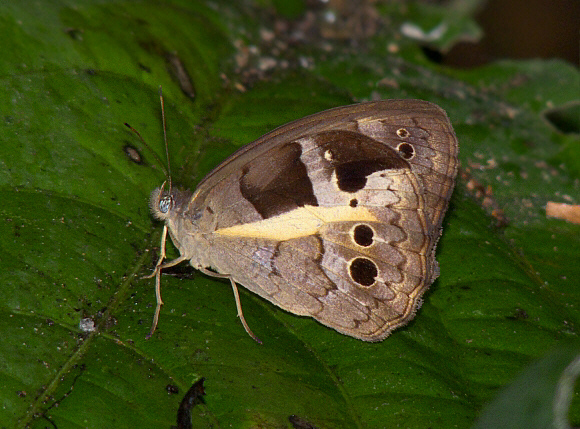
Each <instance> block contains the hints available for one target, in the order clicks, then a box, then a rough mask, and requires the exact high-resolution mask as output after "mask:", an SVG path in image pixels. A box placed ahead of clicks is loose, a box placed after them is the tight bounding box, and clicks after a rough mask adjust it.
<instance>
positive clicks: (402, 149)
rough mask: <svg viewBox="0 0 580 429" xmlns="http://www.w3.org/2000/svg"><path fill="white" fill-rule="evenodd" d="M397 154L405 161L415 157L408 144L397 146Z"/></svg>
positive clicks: (412, 149) (412, 148)
mask: <svg viewBox="0 0 580 429" xmlns="http://www.w3.org/2000/svg"><path fill="white" fill-rule="evenodd" d="M397 150H398V151H399V154H400V155H401V156H402V157H403V158H404V159H406V160H409V159H411V158H413V157H414V156H415V148H414V147H413V145H411V144H409V143H401V144H400V145H399V146H397Z"/></svg>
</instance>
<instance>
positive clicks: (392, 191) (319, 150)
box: [149, 100, 459, 341]
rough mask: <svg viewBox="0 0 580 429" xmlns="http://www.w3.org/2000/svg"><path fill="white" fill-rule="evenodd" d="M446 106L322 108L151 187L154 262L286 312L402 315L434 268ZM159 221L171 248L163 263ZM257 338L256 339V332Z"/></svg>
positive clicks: (410, 312) (349, 324)
mask: <svg viewBox="0 0 580 429" xmlns="http://www.w3.org/2000/svg"><path fill="white" fill-rule="evenodd" d="M458 150H459V148H458V142H457V138H456V137H455V133H454V131H453V128H452V126H451V123H450V122H449V119H448V118H447V115H446V114H445V112H444V111H443V110H442V109H441V108H440V107H438V106H436V105H434V104H432V103H429V102H426V101H421V100H383V101H376V102H368V103H360V104H354V105H351V106H344V107H338V108H335V109H330V110H326V111H324V112H320V113H317V114H314V115H311V116H307V117H305V118H302V119H300V120H298V121H295V122H291V123H289V124H286V125H284V126H282V127H280V128H277V129H276V130H274V131H272V132H270V133H268V134H266V135H264V136H263V137H261V138H259V139H258V140H256V141H254V142H253V143H250V144H248V145H247V146H244V147H242V148H241V149H239V150H238V151H237V152H235V153H234V154H233V155H232V156H230V157H229V158H228V159H226V160H225V161H224V162H223V163H222V164H220V165H219V166H218V167H217V168H215V169H214V170H213V171H212V172H211V173H210V174H209V175H207V177H206V178H205V179H204V180H202V181H201V183H200V184H199V185H198V187H197V189H196V190H195V191H194V192H193V193H192V192H190V191H177V190H175V189H172V188H171V185H170V184H169V186H168V189H165V184H164V186H162V187H161V188H158V189H156V190H155V191H154V192H153V194H152V195H151V209H152V211H153V214H154V215H155V217H156V218H157V219H159V220H163V221H165V226H164V229H163V238H162V243H161V257H160V259H159V262H158V263H157V265H156V267H155V271H154V272H153V274H151V276H149V277H153V276H155V277H156V290H157V298H158V305H157V309H156V314H155V320H154V325H153V327H152V330H151V333H152V332H153V331H154V329H155V326H156V324H157V319H158V315H159V311H160V308H161V305H162V301H161V296H160V275H161V270H163V269H164V268H167V267H170V266H173V265H176V264H179V263H181V262H184V261H189V262H190V263H191V265H192V266H193V267H195V268H196V269H198V270H200V271H201V272H203V273H204V274H207V275H209V276H212V277H220V278H227V279H229V280H230V282H231V284H232V287H233V290H234V293H235V298H236V304H237V308H238V315H239V317H240V319H241V321H242V323H243V325H244V327H245V329H246V331H247V332H248V333H249V334H250V335H251V336H252V337H253V338H254V339H256V340H257V338H256V336H255V335H254V334H253V333H252V331H251V330H250V328H249V327H248V325H247V323H246V322H245V320H244V317H243V313H242V310H241V305H240V300H239V295H238V291H237V284H241V285H243V286H244V287H246V288H247V289H249V290H250V291H252V292H254V293H256V294H258V295H259V296H261V297H263V298H265V299H266V300H268V301H270V302H271V303H273V304H275V305H277V306H279V307H280V308H283V309H284V310H287V311H289V312H291V313H294V314H297V315H301V316H310V317H313V318H314V319H316V320H318V321H319V322H320V323H322V324H324V325H326V326H329V327H331V328H333V329H336V330H337V331H338V332H341V333H343V334H346V335H350V336H352V337H355V338H359V339H361V340H364V341H379V340H383V339H384V338H386V337H387V336H388V335H389V334H390V333H391V331H393V330H394V329H395V328H397V327H399V326H402V325H404V324H406V323H407V322H409V321H410V320H411V319H412V318H413V317H414V315H415V312H416V311H417V309H418V307H419V306H420V304H421V296H422V295H423V293H424V292H425V290H426V289H427V288H428V287H429V286H430V285H431V283H433V281H434V280H435V279H436V278H437V276H438V275H439V267H438V264H437V261H436V260H435V247H436V245H437V241H438V239H439V236H440V235H441V223H442V221H443V216H444V214H445V211H446V209H447V205H448V202H449V199H450V197H451V193H452V191H453V187H454V184H455V176H456V173H457V163H458V161H457V154H458ZM167 231H169V235H170V236H171V239H172V241H173V243H174V244H175V246H176V247H177V249H178V250H179V252H180V253H181V256H180V257H178V258H177V259H175V260H172V261H169V262H166V263H163V259H164V258H165V240H166V237H167ZM258 341H259V340H258Z"/></svg>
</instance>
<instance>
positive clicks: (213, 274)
mask: <svg viewBox="0 0 580 429" xmlns="http://www.w3.org/2000/svg"><path fill="white" fill-rule="evenodd" d="M198 269H199V271H201V272H202V273H204V274H205V275H207V276H210V277H217V278H220V279H229V281H230V283H231V285H232V289H233V291H234V297H235V299H236V308H237V310H238V317H239V318H240V321H241V322H242V325H243V327H244V329H245V330H246V332H247V333H248V335H249V336H250V337H252V339H253V340H254V341H256V342H257V343H259V344H262V340H260V339H259V338H258V337H256V335H255V334H254V333H253V332H252V330H251V329H250V327H249V326H248V323H247V322H246V318H245V317H244V312H243V311H242V303H241V301H240V293H239V292H238V285H237V284H236V282H235V280H234V279H233V278H232V277H231V276H230V275H229V274H219V273H216V272H213V271H209V270H207V269H205V268H203V267H199V268H198Z"/></svg>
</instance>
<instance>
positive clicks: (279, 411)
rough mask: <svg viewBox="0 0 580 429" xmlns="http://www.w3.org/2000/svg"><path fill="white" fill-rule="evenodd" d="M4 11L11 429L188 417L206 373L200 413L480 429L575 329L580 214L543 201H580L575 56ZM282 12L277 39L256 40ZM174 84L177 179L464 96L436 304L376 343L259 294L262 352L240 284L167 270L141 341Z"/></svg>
mask: <svg viewBox="0 0 580 429" xmlns="http://www.w3.org/2000/svg"><path fill="white" fill-rule="evenodd" d="M298 3H300V4H298ZM302 7H303V5H302V3H301V2H297V3H295V4H294V5H289V6H287V8H286V9H285V10H286V11H300V10H302V9H301V8H302ZM412 10H413V11H415V12H413V13H414V14H420V11H421V9H420V8H416V7H413V8H412ZM383 12H384V11H383ZM316 13H321V14H323V13H324V9H322V10H320V11H317V12H316ZM443 13H444V10H443V9H437V8H435V9H430V10H429V11H428V16H427V17H426V18H425V22H427V21H429V19H430V18H429V16H431V17H432V16H436V15H439V16H441V15H442V14H443ZM273 14H274V15H273ZM288 14H289V15H290V16H292V17H293V16H294V14H295V12H292V13H289V12H288ZM345 16H346V18H348V14H346V15H345ZM373 16H374V17H375V19H378V20H381V19H385V16H384V15H381V14H380V13H378V14H372V13H369V14H368V15H366V17H373ZM465 16H466V18H465V19H466V22H469V18H468V17H467V15H465ZM0 19H1V20H2V23H3V25H2V26H0V32H1V33H0V34H1V35H2V36H3V40H10V43H9V44H6V46H5V47H4V49H3V56H2V60H1V61H0V70H1V75H0V80H1V85H0V91H1V92H2V97H1V98H0V100H1V101H0V106H1V112H2V118H3V121H2V127H3V128H2V130H1V132H0V135H1V136H2V137H1V138H2V145H0V163H1V164H0V165H1V166H2V168H1V169H0V186H1V189H2V193H3V195H4V198H3V204H2V206H1V208H0V213H1V216H0V219H1V223H0V225H1V228H2V229H1V231H0V232H1V234H0V246H1V250H2V253H1V255H2V256H1V257H0V282H1V284H2V288H0V320H1V323H2V325H1V326H2V335H1V336H0V388H1V389H0V391H1V393H0V395H1V398H2V407H1V408H0V427H26V426H28V427H32V428H44V427H58V428H60V429H62V428H77V427H79V428H80V427H89V428H104V427H116V428H122V427H135V426H138V427H143V428H149V427H151V428H153V427H155V428H158V427H170V426H171V425H173V424H175V422H176V416H177V410H178V407H179V403H180V401H181V398H182V396H183V395H184V394H185V392H186V391H187V390H188V389H189V387H190V386H191V385H192V384H193V383H194V382H196V381H197V380H198V379H200V378H201V377H204V378H205V383H204V386H205V392H206V395H205V396H204V403H203V404H198V405H196V406H195V407H194V408H193V410H192V414H193V422H194V427H241V428H249V427H291V423H290V420H289V419H290V417H291V416H294V417H292V419H294V420H296V419H301V421H303V422H308V423H309V424H311V425H314V426H316V427H320V428H352V427H359V428H362V427H368V428H382V427H391V426H393V427H394V426H400V427H431V428H449V427H471V426H472V425H473V424H474V423H475V422H476V419H477V417H478V416H479V415H480V413H481V412H482V410H483V409H484V407H485V404H487V403H488V402H490V401H492V400H493V399H494V397H495V396H496V395H497V394H498V393H499V392H500V390H501V389H502V387H503V386H506V385H507V384H508V383H510V382H511V381H512V380H513V379H514V377H516V376H517V375H518V374H519V373H520V372H521V371H522V370H523V369H524V368H525V367H526V366H527V365H528V364H530V363H531V362H533V361H535V360H537V359H539V358H541V357H542V356H544V355H545V353H546V352H548V351H549V350H552V349H556V348H557V347H558V346H559V345H561V344H567V343H568V342H569V341H571V340H575V339H577V337H578V328H577V326H578V323H579V316H578V315H579V312H578V304H579V302H580V296H579V295H580V292H579V289H578V280H577V279H578V278H580V266H579V264H578V263H577V260H578V249H579V248H580V226H578V225H574V224H571V223H567V222H565V221H563V220H559V219H548V218H546V215H545V205H546V203H547V202H548V201H556V202H567V203H572V204H578V203H579V202H578V200H579V199H580V197H579V195H580V192H579V188H580V184H579V181H578V171H579V169H578V166H579V165H580V154H579V152H578V150H576V148H577V147H578V146H579V145H578V143H580V139H579V138H578V135H577V134H574V132H568V133H564V132H563V131H562V130H561V129H559V128H558V126H559V125H558V124H557V123H551V122H549V121H550V120H551V119H550V118H551V116H550V114H549V112H552V111H553V109H555V108H559V107H562V106H564V107H567V106H574V103H575V102H577V97H578V93H579V91H578V89H579V88H580V77H579V74H578V71H577V70H576V69H574V68H573V67H571V66H570V65H568V64H565V63H563V62H560V61H517V62H515V61H504V62H500V63H495V64H492V65H488V66H486V67H484V68H479V69H473V70H469V71H457V70H450V69H442V68H440V67H437V66H435V65H432V64H430V63H428V61H427V60H426V59H425V58H424V57H423V55H422V53H421V51H420V49H418V48H417V46H416V44H415V41H413V40H412V39H408V38H401V37H400V34H399V33H398V32H399V31H400V27H401V24H402V23H403V21H404V20H405V19H408V16H407V17H406V16H405V14H404V13H401V14H400V16H397V15H393V16H391V18H390V19H393V20H395V19H397V20H398V21H397V22H396V23H395V24H394V25H391V26H383V25H377V26H376V28H377V29H381V31H379V30H376V31H375V32H370V33H365V34H362V35H359V36H360V38H359V39H358V40H357V41H356V43H344V42H343V41H341V40H340V39H338V40H334V39H329V38H328V37H326V38H323V37H321V36H320V35H319V34H318V35H317V33H316V32H315V30H312V31H313V32H308V31H305V32H304V33H303V34H307V35H308V39H307V43H300V42H296V40H300V38H298V39H293V40H292V43H290V42H289V41H288V40H285V39H284V37H285V34H286V33H284V32H283V31H281V30H279V29H280V28H288V27H284V26H285V25H287V24H288V25H290V24H292V23H294V21H290V22H287V21H283V20H282V18H280V19H281V21H276V19H277V16H276V15H275V12H274V9H272V8H267V7H265V6H264V7H261V8H258V7H256V8H251V6H249V5H248V4H246V3H243V4H242V5H232V4H230V2H221V1H217V2H211V3H207V4H206V3H204V2H201V1H174V2H166V3H159V2H153V1H142V2H111V1H96V0H95V1H86V2H83V3H82V4H79V3H78V2H73V1H60V2H52V3H51V4H50V5H43V7H42V10H41V9H40V8H39V7H38V4H37V3H36V2H28V1H22V2H13V3H11V4H6V5H2V6H0ZM297 19H302V17H301V16H300V17H298V18H297ZM365 19H366V18H365ZM422 20H423V18H419V17H417V22H419V21H422ZM307 22H308V21H304V22H301V23H302V24H305V23H307ZM381 22H382V21H381ZM274 24H277V25H278V26H276V25H274ZM460 27H461V26H460ZM273 28H278V30H277V31H278V33H277V32H274V36H275V37H274V39H273V40H271V39H270V38H269V37H263V36H264V32H262V33H261V32H260V30H270V31H273V30H272V29H273ZM296 28H298V29H302V30H304V28H307V29H308V27H307V26H306V27H304V26H302V27H301V26H298V27H296ZM369 28H370V27H369ZM461 28H464V27H461ZM297 31H298V30H297ZM265 33H268V32H267V31H266V32H265ZM338 33H340V32H337V34H338ZM268 34H269V33H268ZM292 34H293V35H296V32H294V33H292ZM325 34H334V33H333V32H332V31H330V30H329V31H328V33H325ZM453 40H457V39H455V38H454V39H453ZM387 47H389V50H387ZM389 52H398V54H392V53H389ZM272 60H273V62H272ZM267 64H274V66H273V67H272V68H268V67H266V66H265V65H267ZM259 65H261V66H262V67H259ZM180 68H181V69H182V70H185V71H186V72H187V73H186V75H180V74H178V73H177V71H178V69H180ZM189 82H191V83H192V88H193V91H194V93H195V95H194V96H192V94H191V91H188V90H186V89H185V86H187V85H186V84H187V83H189ZM159 85H161V86H162V87H163V93H164V96H165V115H166V118H167V121H168V140H169V152H170V157H171V168H172V173H173V178H174V180H175V182H177V183H179V184H181V185H183V186H184V187H189V188H193V187H195V184H196V183H197V182H199V180H201V179H202V178H203V177H204V175H205V174H207V173H208V172H209V171H210V170H211V169H212V168H213V167H215V166H216V165H217V164H218V163H219V162H221V161H222V160H223V159H224V158H225V157H226V156H228V155H229V154H231V153H232V152H233V151H234V150H235V149H236V148H238V147H241V146H242V145H244V144H246V143H249V142H250V141H251V140H252V139H255V138H257V137H259V136H260V135H262V134H263V133H265V132H267V131H269V130H271V129H272V128H274V127H276V126H279V125H282V124H283V123H285V122H287V121H290V120H293V119H298V118H300V117H302V116H304V115H307V114H310V113H315V112H317V111H320V110H323V109H325V108H330V107H334V106H337V105H341V104H348V103H350V102H352V101H356V100H366V99H377V98H422V99H427V100H430V101H433V102H436V103H438V104H440V105H441V106H442V107H443V108H445V109H446V110H447V112H448V114H449V117H450V118H451V120H452V122H453V125H454V127H455V129H456V132H457V135H458V138H459V141H460V149H461V153H460V159H461V164H462V174H461V175H460V178H459V179H458V186H457V190H456V192H455V194H454V196H453V199H452V202H451V207H450V210H449V212H448V215H447V217H446V220H445V222H444V227H445V230H444V234H443V237H442V239H441V241H440V244H439V247H438V252H437V254H438V256H437V259H438V261H439V263H440V267H441V276H440V277H439V279H438V280H437V281H436V282H435V283H434V284H433V286H432V287H431V289H430V290H429V292H428V293H427V294H426V295H425V297H424V303H423V306H422V308H421V309H420V311H419V312H418V314H417V316H416V318H415V319H414V320H413V321H412V322H411V323H410V324H409V325H408V326H406V327H405V328H402V329H399V330H398V331H396V332H395V333H394V334H393V335H392V336H391V337H389V338H388V339H386V340H385V341H383V342H381V343H372V344H371V343H364V342H361V341H359V340H355V339H353V338H349V337H346V336H343V335H340V334H338V333H336V332H334V331H332V330H330V329H328V328H326V327H324V326H322V325H320V324H318V323H317V322H315V321H313V320H311V319H309V318H303V317H297V316H294V315H292V314H288V313H286V312H284V311H282V310H280V309H278V308H277V307H275V306H273V305H271V304H270V303H268V302H266V301H264V300H262V299H260V298H258V297H256V296H253V295H252V294H250V293H249V292H247V291H245V290H244V289H243V288H240V293H241V301H242V305H243V310H244V314H245V316H246V319H247V321H248V323H249V325H250V327H251V328H252V329H253V331H254V332H255V333H256V334H257V335H258V336H259V337H260V338H261V339H262V340H263V342H264V344H263V345H259V344H257V343H255V342H254V341H253V340H252V339H251V338H250V337H249V336H248V335H247V334H246V333H245V332H244V329H243V327H242V326H241V324H240V322H239V320H238V318H237V316H236V308H235V303H234V299H233V296H232V292H231V287H230V285H229V284H228V283H227V282H223V281H218V280H215V279H212V278H208V277H206V276H204V275H202V274H200V273H197V272H195V271H194V270H193V269H191V268H188V267H185V266H183V267H178V268H177V269H174V270H169V271H168V274H167V275H164V276H163V278H162V287H163V288H162V293H163V300H164V303H165V305H164V306H163V308H162V312H161V319H160V323H159V328H158V330H157V331H156V332H155V334H154V335H153V337H152V338H151V339H149V340H145V335H146V334H147V333H148V331H149V326H150V323H151V319H152V316H153V312H154V308H155V295H154V290H153V287H154V284H153V283H154V282H153V281H152V280H146V279H141V276H143V275H146V274H148V273H149V272H150V270H151V269H152V267H153V266H154V264H155V261H156V258H157V249H158V246H159V240H160V235H161V225H160V224H159V223H158V222H155V221H153V219H152V218H151V216H150V214H149V209H148V199H149V195H150V192H151V191H152V190H153V189H154V188H155V187H157V186H160V185H161V183H162V182H163V180H165V175H164V160H165V147H164V144H163V128H162V124H161V115H160V107H159V101H158V96H157V94H158V87H159ZM125 122H127V123H129V124H131V125H132V126H133V127H134V128H135V129H137V130H138V131H139V133H140V134H141V135H142V136H143V137H144V139H145V140H146V141H147V143H148V145H149V146H151V147H152V151H150V150H148V149H147V148H146V147H144V145H143V144H142V143H141V142H140V140H139V139H138V137H137V136H136V135H135V134H134V133H132V132H131V131H130V130H129V129H128V128H126V127H125V126H124V123H125ZM566 123H570V121H566ZM572 123H574V121H573V120H572ZM564 131H565V130H564ZM153 151H154V152H155V155H154V153H153ZM156 157H158V158H160V160H161V161H160V160H158V159H156ZM473 189H476V190H478V189H480V190H483V191H485V192H487V195H485V196H486V198H479V197H478V196H476V195H475V192H474V191H473ZM490 192H491V193H490ZM491 209H500V210H501V211H503V213H504V218H500V219H501V220H502V222H498V217H493V216H491V215H490V212H491ZM496 211H497V210H496ZM498 223H501V226H497V225H498ZM169 253H170V255H169V257H175V256H177V255H176V252H175V250H174V249H173V248H172V247H171V246H169ZM92 323H94V328H95V329H94V330H92V329H90V327H91V324H92ZM568 362H569V360H568ZM566 365H567V364H566ZM566 365H564V366H566ZM558 368H559V371H562V370H563V369H562V366H559V367H558ZM176 388H177V389H178V390H179V394H174V393H172V392H175V390H176ZM570 398H571V399H572V401H571V405H570V408H569V412H568V418H569V421H570V424H572V425H576V426H578V425H580V405H579V404H580V402H579V401H578V393H577V391H574V392H572V393H570ZM524 408H525V407H524Z"/></svg>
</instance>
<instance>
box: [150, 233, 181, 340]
mask: <svg viewBox="0 0 580 429" xmlns="http://www.w3.org/2000/svg"><path fill="white" fill-rule="evenodd" d="M166 240H167V226H164V227H163V234H162V235H161V253H160V255H159V260H158V261H157V264H156V265H155V269H154V270H153V272H152V273H151V274H149V275H148V276H143V277H142V278H144V279H150V278H152V277H153V276H155V298H156V300H157V306H156V307H155V315H154V316H153V323H152V324H151V330H150V331H149V333H148V334H147V336H146V337H145V339H147V340H148V339H149V338H151V335H153V332H155V329H156V328H157V323H158V322H159V313H160V312H161V306H162V305H163V300H162V299H161V270H163V269H164V268H169V267H173V266H174V265H177V264H180V263H182V262H183V261H185V260H186V259H187V258H186V257H185V256H184V255H181V256H180V257H179V258H176V259H174V260H173V261H169V262H166V263H165V264H164V263H163V260H164V259H165V242H166Z"/></svg>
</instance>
